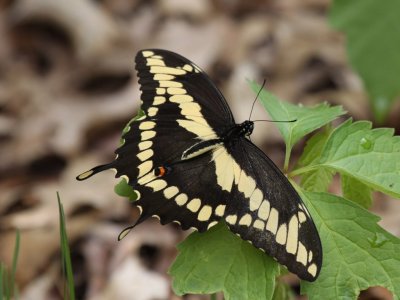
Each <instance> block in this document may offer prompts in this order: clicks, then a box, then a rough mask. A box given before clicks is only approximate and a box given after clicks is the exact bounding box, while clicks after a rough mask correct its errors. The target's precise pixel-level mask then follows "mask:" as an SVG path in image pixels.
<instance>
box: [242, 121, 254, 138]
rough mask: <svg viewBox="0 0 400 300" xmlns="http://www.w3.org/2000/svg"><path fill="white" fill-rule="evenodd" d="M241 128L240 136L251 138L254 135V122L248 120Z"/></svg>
mask: <svg viewBox="0 0 400 300" xmlns="http://www.w3.org/2000/svg"><path fill="white" fill-rule="evenodd" d="M239 126H240V135H242V136H250V135H251V134H252V133H253V129H254V122H253V121H250V120H247V121H244V122H243V123H242V124H240V125H239Z"/></svg>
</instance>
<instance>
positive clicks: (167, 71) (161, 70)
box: [150, 66, 186, 75]
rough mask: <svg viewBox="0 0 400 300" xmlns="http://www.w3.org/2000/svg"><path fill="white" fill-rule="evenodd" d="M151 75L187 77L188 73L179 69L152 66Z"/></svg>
mask: <svg viewBox="0 0 400 300" xmlns="http://www.w3.org/2000/svg"><path fill="white" fill-rule="evenodd" d="M150 73H153V74H159V73H161V74H169V75H185V74H186V71H185V70H182V69H178V68H171V67H160V66H151V67H150Z"/></svg>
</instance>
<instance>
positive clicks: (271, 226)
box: [265, 208, 279, 234]
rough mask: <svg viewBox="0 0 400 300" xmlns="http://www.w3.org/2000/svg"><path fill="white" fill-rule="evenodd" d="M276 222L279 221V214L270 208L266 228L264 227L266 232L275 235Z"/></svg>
mask: <svg viewBox="0 0 400 300" xmlns="http://www.w3.org/2000/svg"><path fill="white" fill-rule="evenodd" d="M278 220H279V213H278V211H277V210H276V209H275V208H271V212H270V213H269V217H268V221H267V226H266V227H265V228H266V229H267V230H269V231H270V232H272V233H273V234H276V231H277V230H278Z"/></svg>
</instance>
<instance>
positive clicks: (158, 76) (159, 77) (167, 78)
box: [153, 74, 175, 81]
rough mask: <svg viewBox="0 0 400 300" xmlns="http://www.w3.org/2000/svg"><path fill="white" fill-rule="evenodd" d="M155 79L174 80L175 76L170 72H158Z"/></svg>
mask: <svg viewBox="0 0 400 300" xmlns="http://www.w3.org/2000/svg"><path fill="white" fill-rule="evenodd" d="M153 78H154V80H157V81H161V80H173V79H175V76H172V75H168V74H156V75H154V77H153Z"/></svg>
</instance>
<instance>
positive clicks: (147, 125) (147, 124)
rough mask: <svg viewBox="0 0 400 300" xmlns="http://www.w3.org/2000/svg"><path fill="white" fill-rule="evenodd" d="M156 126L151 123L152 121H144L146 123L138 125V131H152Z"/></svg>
mask: <svg viewBox="0 0 400 300" xmlns="http://www.w3.org/2000/svg"><path fill="white" fill-rule="evenodd" d="M155 126H156V123H154V122H152V121H146V122H142V123H140V125H139V129H140V130H148V129H153V128H154V127H155Z"/></svg>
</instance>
